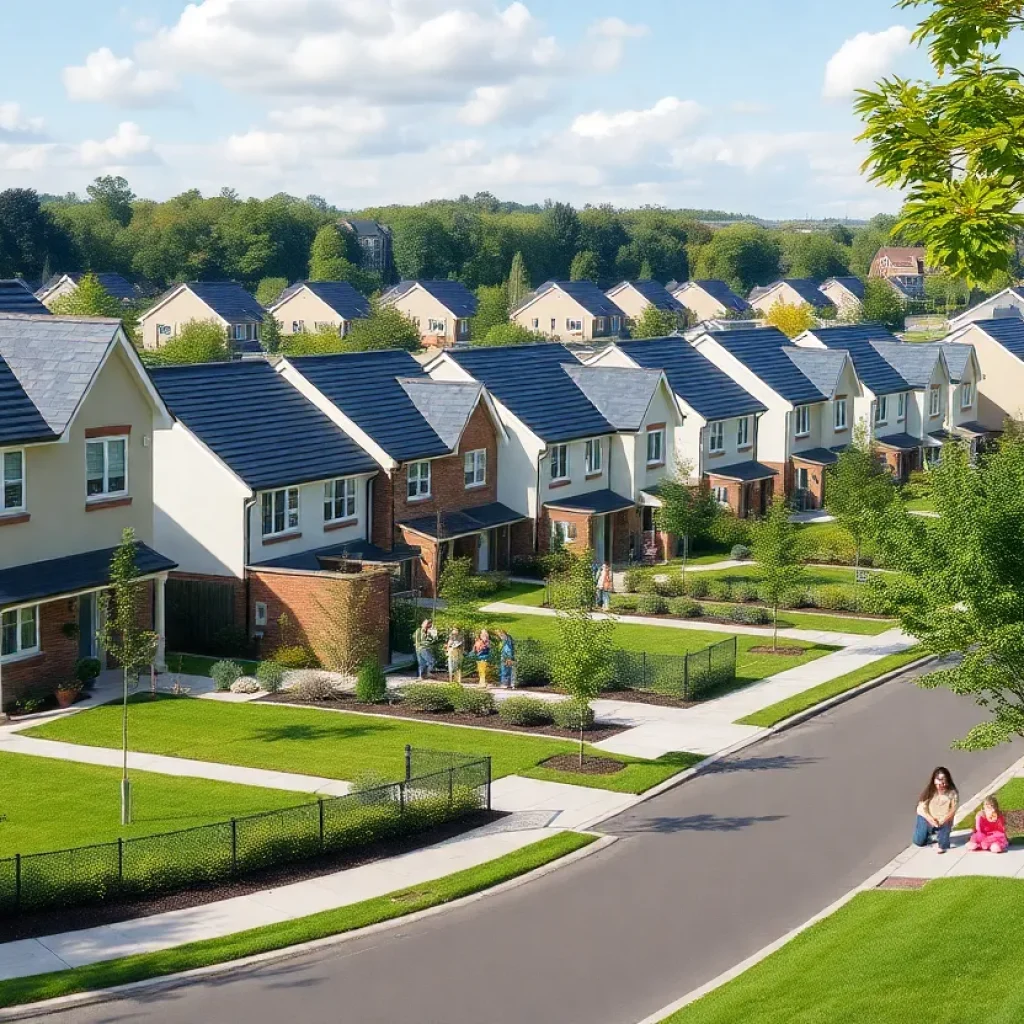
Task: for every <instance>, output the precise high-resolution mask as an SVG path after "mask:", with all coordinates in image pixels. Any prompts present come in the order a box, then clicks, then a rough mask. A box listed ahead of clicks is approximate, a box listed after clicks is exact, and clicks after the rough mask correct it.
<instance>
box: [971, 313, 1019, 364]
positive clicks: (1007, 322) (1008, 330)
mask: <svg viewBox="0 0 1024 1024" xmlns="http://www.w3.org/2000/svg"><path fill="white" fill-rule="evenodd" d="M974 326H975V327H977V328H978V329H979V330H982V331H984V332H985V333H986V334H987V335H988V336H989V337H990V338H991V339H992V340H993V341H994V342H996V343H997V344H999V345H1002V347H1003V348H1005V349H1006V351H1007V352H1009V353H1010V355H1013V356H1016V357H1017V358H1018V359H1019V360H1021V362H1024V320H1021V319H1020V318H1019V317H1015V316H1010V317H999V318H998V319H996V320H976V321H975V322H974Z"/></svg>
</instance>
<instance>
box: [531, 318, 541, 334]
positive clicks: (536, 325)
mask: <svg viewBox="0 0 1024 1024" xmlns="http://www.w3.org/2000/svg"><path fill="white" fill-rule="evenodd" d="M530 326H531V327H532V328H533V330H535V331H537V330H539V329H540V320H538V319H537V317H534V318H533V319H532V320H531V321H530Z"/></svg>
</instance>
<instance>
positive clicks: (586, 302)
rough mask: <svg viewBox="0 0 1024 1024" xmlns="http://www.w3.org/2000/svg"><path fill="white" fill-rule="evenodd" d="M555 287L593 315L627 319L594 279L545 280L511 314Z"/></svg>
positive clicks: (524, 307)
mask: <svg viewBox="0 0 1024 1024" xmlns="http://www.w3.org/2000/svg"><path fill="white" fill-rule="evenodd" d="M554 288H557V289H558V290H559V291H561V292H563V293H564V294H566V295H568V296H569V298H571V299H573V300H574V301H575V302H577V303H579V305H581V306H582V307H583V308H584V309H585V310H586V311H587V312H588V313H589V314H590V315H591V316H620V317H622V318H623V319H625V316H626V314H625V313H623V312H622V310H621V309H620V308H619V307H618V306H616V305H615V303H614V302H613V301H612V300H611V299H610V298H608V296H607V295H605V293H604V292H603V291H601V289H600V288H598V287H597V285H596V284H594V282H593V281H545V282H544V283H543V284H542V285H541V286H540V287H539V288H538V289H537V290H536V291H534V292H533V293H532V294H530V295H527V296H526V298H525V299H523V301H522V302H521V303H520V304H519V305H518V306H516V308H515V309H513V310H512V313H511V315H513V316H514V315H515V314H516V313H518V312H519V311H520V310H522V309H526V307H527V306H529V305H530V303H532V302H536V300H537V299H539V298H541V296H543V295H547V294H548V292H550V291H551V290H552V289H554Z"/></svg>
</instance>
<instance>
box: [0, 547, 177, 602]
mask: <svg viewBox="0 0 1024 1024" xmlns="http://www.w3.org/2000/svg"><path fill="white" fill-rule="evenodd" d="M116 550H117V548H101V549H99V550H97V551H85V552H83V553H82V554H80V555H65V556H64V557H63V558H51V559H48V560H47V561H45V562H29V563H27V564H26V565H14V566H11V568H9V569H0V608H8V607H12V606H14V605H23V604H31V603H33V602H36V601H46V600H50V599H53V598H58V597H65V596H70V595H72V594H79V593H83V592H85V591H89V590H98V589H100V588H102V587H106V586H109V584H110V560H111V559H112V558H113V557H114V552H115V551H116ZM177 565H178V563H177V562H172V561H171V559H169V558H166V557H165V556H164V555H161V554H160V552H158V551H154V550H153V549H152V548H151V547H149V546H147V545H146V544H141V543H137V544H136V545H135V566H136V568H137V569H138V570H139V573H140V575H142V576H155V575H156V574H158V573H161V572H169V571H170V570H171V569H174V568H177Z"/></svg>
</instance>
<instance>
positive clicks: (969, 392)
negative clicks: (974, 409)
mask: <svg viewBox="0 0 1024 1024" xmlns="http://www.w3.org/2000/svg"><path fill="white" fill-rule="evenodd" d="M972 405H974V385H973V384H972V383H971V382H970V381H969V380H965V381H964V382H963V383H962V384H961V385H960V411H961V412H963V411H964V410H965V409H970V407H971V406H972Z"/></svg>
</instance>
